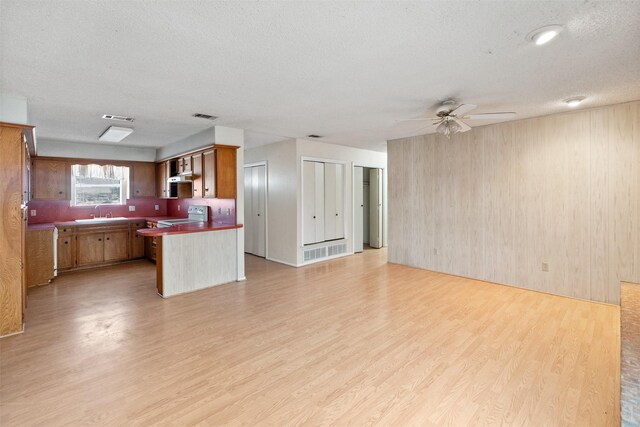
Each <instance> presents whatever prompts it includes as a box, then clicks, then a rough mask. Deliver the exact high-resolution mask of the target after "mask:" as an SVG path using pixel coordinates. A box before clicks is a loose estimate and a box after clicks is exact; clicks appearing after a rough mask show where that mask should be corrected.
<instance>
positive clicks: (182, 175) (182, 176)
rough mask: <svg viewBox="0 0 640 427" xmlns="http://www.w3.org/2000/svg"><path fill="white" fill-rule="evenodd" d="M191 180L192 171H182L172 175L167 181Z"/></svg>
mask: <svg viewBox="0 0 640 427" xmlns="http://www.w3.org/2000/svg"><path fill="white" fill-rule="evenodd" d="M191 181H192V176H191V172H180V173H179V174H177V175H176V176H172V177H171V178H169V179H168V180H167V182H176V183H179V182H191Z"/></svg>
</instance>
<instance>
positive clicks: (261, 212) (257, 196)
mask: <svg viewBox="0 0 640 427" xmlns="http://www.w3.org/2000/svg"><path fill="white" fill-rule="evenodd" d="M251 169H252V170H253V171H252V172H253V173H252V182H253V185H252V190H253V198H252V199H253V200H252V207H253V232H254V233H253V249H254V252H253V254H255V255H258V256H261V257H264V256H265V255H266V225H267V224H266V193H267V173H266V172H267V168H266V167H265V166H255V167H253V168H251Z"/></svg>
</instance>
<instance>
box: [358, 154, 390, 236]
mask: <svg viewBox="0 0 640 427" xmlns="http://www.w3.org/2000/svg"><path fill="white" fill-rule="evenodd" d="M356 167H361V168H367V169H380V170H381V171H382V218H381V219H380V220H381V221H382V236H381V237H380V238H381V240H382V246H381V248H384V247H386V246H387V239H386V235H387V214H386V212H387V197H388V195H387V191H386V190H387V184H386V182H387V181H386V178H387V168H381V167H380V166H371V165H367V164H363V163H358V162H351V183H352V186H353V182H354V180H355V168H356ZM352 190H353V188H352ZM355 203H356V193H355V191H351V212H352V217H351V227H352V229H355V226H356V214H355Z"/></svg>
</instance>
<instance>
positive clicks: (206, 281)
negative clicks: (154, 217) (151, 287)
mask: <svg viewBox="0 0 640 427" xmlns="http://www.w3.org/2000/svg"><path fill="white" fill-rule="evenodd" d="M240 228H242V224H234V225H229V224H223V223H218V222H214V221H211V222H191V223H185V224H176V225H172V226H170V227H166V228H147V229H141V230H138V231H137V233H138V235H141V236H144V237H155V238H156V286H157V289H158V294H160V296H162V297H163V298H167V297H170V296H173V295H178V294H182V293H186V292H192V291H197V290H200V289H205V288H209V287H212V286H216V285H221V284H223V283H228V282H233V281H236V280H239V279H240V277H238V267H237V258H236V254H237V246H236V245H237V233H238V229H240Z"/></svg>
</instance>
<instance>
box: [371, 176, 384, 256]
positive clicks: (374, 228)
mask: <svg viewBox="0 0 640 427" xmlns="http://www.w3.org/2000/svg"><path fill="white" fill-rule="evenodd" d="M369 246H371V247H372V248H381V247H382V169H370V170H369Z"/></svg>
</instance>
